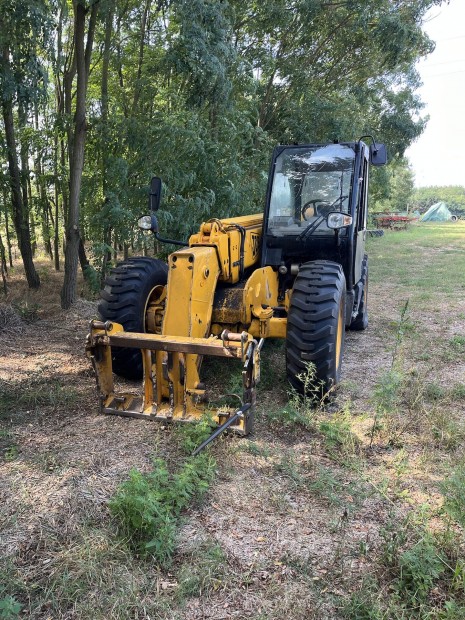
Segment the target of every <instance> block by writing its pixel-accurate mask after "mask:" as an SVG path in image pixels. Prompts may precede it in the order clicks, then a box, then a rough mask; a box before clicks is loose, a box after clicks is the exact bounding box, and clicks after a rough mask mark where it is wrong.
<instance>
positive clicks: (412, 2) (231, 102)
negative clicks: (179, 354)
mask: <svg viewBox="0 0 465 620" xmlns="http://www.w3.org/2000/svg"><path fill="white" fill-rule="evenodd" d="M439 4H441V0H273V1H272V2H258V1H256V0H138V1H137V2H136V1H135V0H115V1H113V0H0V95H1V105H2V115H1V120H0V130H1V133H0V217H1V220H0V225H1V228H0V251H1V255H2V256H3V260H2V264H3V265H4V266H5V267H6V263H7V262H8V257H7V254H8V251H10V255H11V244H12V243H13V241H14V239H15V240H16V243H17V245H18V248H19V252H20V254H21V258H22V261H23V264H24V269H25V274H26V278H27V281H28V284H29V286H30V287H31V288H37V287H39V286H40V278H39V274H38V272H37V270H36V268H35V264H34V252H35V247H36V245H37V239H38V238H40V240H41V243H42V244H43V247H44V249H45V251H46V253H47V254H48V255H49V257H50V260H51V261H53V264H54V266H55V269H57V270H60V269H63V268H64V278H63V288H62V291H61V303H62V306H63V307H64V308H67V307H69V306H70V305H71V304H72V303H73V302H74V300H75V299H76V295H77V290H76V284H77V272H78V265H79V263H80V265H81V268H82V270H83V273H84V275H85V277H86V278H87V279H88V280H89V281H90V282H91V283H93V285H94V286H96V287H98V286H99V285H100V284H101V282H102V281H103V278H104V277H105V274H106V273H107V272H108V269H109V267H110V266H111V264H112V263H114V261H115V260H117V259H118V258H119V257H122V256H126V255H127V254H128V253H130V252H132V251H134V249H135V248H136V249H137V248H140V246H141V244H142V245H144V244H146V243H147V241H146V239H145V238H141V236H140V233H139V232H138V231H137V229H136V227H135V221H136V219H137V217H138V216H139V215H140V214H141V212H143V211H144V207H145V202H146V198H147V193H148V185H149V181H150V177H151V176H152V175H153V174H157V175H159V176H161V177H162V179H163V182H164V185H165V193H164V201H163V205H162V209H161V210H160V221H161V227H162V229H163V231H165V232H166V233H169V236H170V237H175V238H176V237H178V238H185V237H186V236H187V235H188V234H190V233H191V232H192V231H193V230H194V229H195V227H196V226H197V225H198V223H199V222H200V221H202V220H203V219H208V218H209V217H212V216H215V217H224V216H232V215H234V214H245V213H252V212H257V211H260V210H261V209H262V205H263V200H264V195H265V185H266V178H267V169H268V162H269V158H270V153H271V149H272V147H273V146H274V145H275V144H276V143H293V142H319V141H328V140H333V139H340V140H353V139H357V138H358V137H359V136H361V135H364V134H373V135H375V136H376V139H377V140H378V141H383V142H386V143H387V145H388V149H389V154H390V157H391V159H392V160H393V161H394V162H399V161H401V160H402V157H403V154H404V151H405V149H406V148H407V147H408V145H409V144H410V143H411V142H412V141H413V140H414V139H415V138H416V137H418V136H419V135H420V133H421V132H422V130H423V128H424V125H425V120H424V118H422V116H421V109H422V103H421V101H420V99H419V97H418V95H417V92H416V91H417V88H418V86H419V76H418V74H417V72H416V71H415V63H416V61H417V60H418V59H419V58H421V57H422V56H425V55H426V54H428V53H430V52H431V51H432V49H433V46H434V44H433V42H432V41H431V40H430V39H429V38H428V37H427V35H426V34H425V33H424V32H423V31H422V22H423V19H424V17H425V14H426V12H427V11H428V10H429V9H430V8H431V7H432V6H434V5H439ZM373 181H374V182H373V184H372V187H373V191H374V195H375V197H377V198H378V199H382V198H383V197H386V196H387V195H388V194H389V191H390V189H389V188H390V183H391V182H392V176H391V175H390V174H389V171H386V170H377V171H376V174H375V175H374V178H373ZM63 255H64V261H63Z"/></svg>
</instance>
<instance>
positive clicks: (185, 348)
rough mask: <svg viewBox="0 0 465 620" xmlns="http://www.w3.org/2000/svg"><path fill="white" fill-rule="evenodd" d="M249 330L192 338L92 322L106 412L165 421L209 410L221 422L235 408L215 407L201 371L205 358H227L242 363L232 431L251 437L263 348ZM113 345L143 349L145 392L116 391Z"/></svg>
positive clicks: (91, 349)
mask: <svg viewBox="0 0 465 620" xmlns="http://www.w3.org/2000/svg"><path fill="white" fill-rule="evenodd" d="M261 344H262V342H260V344H259V343H257V341H256V340H254V339H253V337H252V336H251V335H250V334H248V333H247V332H242V333H241V334H238V333H234V332H228V331H227V330H225V331H224V332H223V333H222V334H221V336H220V338H216V337H210V338H192V337H189V336H182V337H181V336H166V335H159V334H147V333H132V332H125V331H124V328H123V327H122V326H121V325H120V324H119V323H112V322H110V321H107V322H105V323H103V322H101V321H91V324H90V333H89V335H88V337H87V345H86V353H87V356H88V357H89V358H90V360H91V361H92V365H93V367H94V370H95V372H96V376H97V389H98V392H99V398H100V406H101V411H102V412H103V413H109V414H114V415H123V416H131V417H137V418H151V419H156V420H164V421H193V420H197V419H199V418H200V417H202V416H203V415H204V414H205V413H206V412H210V413H211V414H212V417H213V419H214V420H215V421H216V422H217V424H219V425H223V424H224V423H225V422H227V421H228V420H229V419H230V417H231V416H233V415H234V413H235V412H236V410H237V408H236V409H234V408H229V407H224V408H223V407H222V408H220V409H218V410H217V411H211V409H209V407H208V398H207V395H206V390H205V385H204V384H203V383H202V382H201V381H200V378H199V373H198V369H199V367H200V362H201V359H202V356H204V355H212V356H216V357H229V358H233V359H240V360H242V362H243V370H242V385H243V394H242V405H245V404H249V405H250V407H248V408H243V410H244V414H243V415H242V416H239V417H238V418H237V420H236V421H235V423H234V424H231V427H230V428H231V430H234V431H235V432H237V433H239V434H241V435H247V434H248V433H250V431H251V430H252V424H253V415H252V406H253V405H254V404H255V386H256V384H257V383H258V381H259V377H260V374H259V373H260V348H261ZM112 347H127V348H134V349H140V350H141V352H142V359H143V368H144V370H143V386H142V394H135V393H133V392H131V391H127V392H126V391H124V392H117V391H115V386H114V381H113V371H112V352H111V348H112Z"/></svg>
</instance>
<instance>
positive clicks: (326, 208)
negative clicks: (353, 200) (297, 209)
mask: <svg viewBox="0 0 465 620" xmlns="http://www.w3.org/2000/svg"><path fill="white" fill-rule="evenodd" d="M348 197H349V196H339V197H338V198H336V200H335V201H334V202H331V203H330V202H326V201H325V200H321V198H313V200H307V202H306V203H305V204H304V206H303V207H302V210H301V213H302V217H303V218H304V220H305V221H306V222H308V218H307V214H306V211H307V209H308V208H309V207H311V206H313V210H314V212H313V213H312V214H311V215H309V217H313V215H328V213H331V211H332V209H333V207H334V205H335V204H336V203H337V202H340V203H341V204H342V201H343V200H345V199H346V198H348ZM317 203H320V204H319V205H318V206H317ZM320 211H323V212H322V213H321V212H320Z"/></svg>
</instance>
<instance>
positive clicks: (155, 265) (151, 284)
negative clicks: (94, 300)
mask: <svg viewBox="0 0 465 620" xmlns="http://www.w3.org/2000/svg"><path fill="white" fill-rule="evenodd" d="M167 279H168V265H167V264H166V263H164V262H163V261H162V260H159V259H156V258H148V257H147V258H146V257H142V256H137V257H134V258H129V259H128V260H126V261H124V262H122V263H118V265H117V266H116V267H115V268H113V269H112V270H111V272H110V275H109V276H108V277H107V278H106V280H105V286H104V289H103V290H102V291H100V297H101V301H100V303H99V306H98V312H99V314H100V318H101V319H102V321H114V322H115V323H121V325H122V326H123V327H124V329H125V331H128V332H145V331H146V310H147V305H148V303H149V301H150V298H151V295H152V294H153V291H155V290H156V287H159V286H164V285H166V282H167ZM112 361H113V372H114V373H115V374H117V375H119V376H120V377H124V378H125V379H141V378H142V371H143V365H142V354H141V352H140V350H139V349H129V348H123V347H113V348H112Z"/></svg>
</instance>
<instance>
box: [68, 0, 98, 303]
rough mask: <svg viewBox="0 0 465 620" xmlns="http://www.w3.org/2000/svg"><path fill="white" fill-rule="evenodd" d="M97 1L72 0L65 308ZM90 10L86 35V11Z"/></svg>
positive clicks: (71, 277) (72, 277)
mask: <svg viewBox="0 0 465 620" xmlns="http://www.w3.org/2000/svg"><path fill="white" fill-rule="evenodd" d="M97 4H98V3H97V1H96V2H94V3H93V4H91V6H90V7H89V6H87V3H86V2H84V1H83V0H74V1H73V11H74V55H75V62H76V74H77V84H76V108H75V113H74V123H73V134H72V141H71V148H70V175H69V186H70V190H69V207H68V217H67V222H66V248H65V277H64V281H63V288H62V289H61V307H62V308H64V309H66V308H69V307H70V306H71V305H72V304H73V303H74V302H75V301H76V297H77V268H78V261H79V245H80V242H81V235H80V229H79V227H80V209H79V197H80V192H81V181H82V170H83V167H84V147H85V141H86V131H87V126H86V94H87V84H88V79H89V70H90V61H91V54H92V46H93V41H94V31H95V22H96V19H97ZM88 11H90V17H89V20H88V26H87V40H86V42H85V41H84V40H85V38H86V14H87V13H88Z"/></svg>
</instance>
